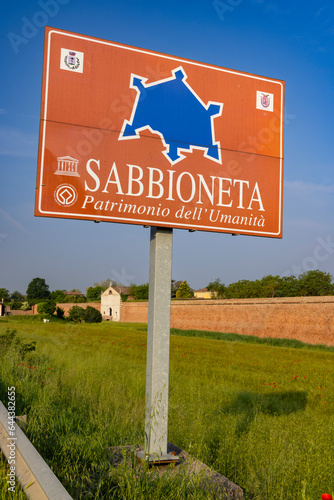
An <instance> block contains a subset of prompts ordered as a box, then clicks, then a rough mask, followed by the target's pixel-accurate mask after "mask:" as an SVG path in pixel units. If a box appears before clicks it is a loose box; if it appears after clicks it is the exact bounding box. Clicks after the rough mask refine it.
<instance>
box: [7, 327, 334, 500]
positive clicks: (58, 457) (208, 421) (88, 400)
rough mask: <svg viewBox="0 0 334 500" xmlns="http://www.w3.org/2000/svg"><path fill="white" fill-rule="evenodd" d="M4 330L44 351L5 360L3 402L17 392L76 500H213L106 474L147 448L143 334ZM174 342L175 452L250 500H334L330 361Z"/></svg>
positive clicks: (195, 340)
mask: <svg viewBox="0 0 334 500" xmlns="http://www.w3.org/2000/svg"><path fill="white" fill-rule="evenodd" d="M7 327H8V328H10V329H11V330H12V329H14V328H15V329H16V330H17V332H18V333H19V334H20V336H21V337H22V338H23V339H24V341H25V342H31V341H36V342H37V344H36V351H35V352H31V353H28V354H26V357H25V359H22V357H20V355H19V354H18V352H16V351H11V352H8V353H7V354H6V355H5V356H2V358H1V360H0V398H1V400H2V402H3V403H4V404H5V405H6V404H7V399H6V398H7V396H6V394H7V386H8V385H9V386H12V385H14V386H15V387H16V403H17V407H18V412H17V413H18V414H28V428H27V431H26V433H27V435H28V437H29V439H31V441H32V442H33V444H34V446H35V447H36V448H37V449H38V451H39V452H40V453H41V455H42V456H43V458H44V459H45V460H46V461H47V463H48V464H49V465H50V466H51V468H52V469H53V470H54V472H55V473H56V474H57V476H58V478H59V479H60V480H61V482H62V483H63V484H64V486H65V487H66V489H67V490H68V491H69V493H70V494H71V495H72V496H73V498H74V499H80V500H81V499H99V498H106V499H112V498H115V499H116V498H128V499H132V498H135V499H143V500H144V499H145V500H146V499H148V500H149V499H152V500H153V499H154V500H156V499H157V498H159V499H164V498H166V499H167V498H168V499H169V500H171V499H174V498H175V499H183V498H184V499H186V498H187V499H190V498H198V499H200V498H213V496H211V494H209V493H206V496H205V494H203V492H201V491H200V490H199V489H198V488H197V489H196V488H195V489H194V491H193V490H192V489H191V488H190V486H189V480H188V479H187V478H184V479H183V481H181V483H178V484H176V483H175V481H174V480H173V479H172V478H171V477H168V476H166V477H164V478H158V477H157V476H156V475H154V474H152V473H144V472H143V471H140V470H139V469H138V468H136V467H134V468H133V469H132V471H131V470H130V471H128V470H125V469H124V468H120V469H112V468H111V467H110V463H109V461H108V454H107V452H106V450H107V448H108V447H110V446H115V445H125V444H127V445H128V444H130V445H133V446H136V445H138V444H141V443H143V441H144V405H145V371H146V325H143V324H117V323H109V322H108V323H107V322H105V323H102V324H99V325H87V324H83V325H75V324H70V323H66V322H60V321H54V322H50V323H48V324H43V323H41V322H39V321H37V320H28V319H26V318H25V319H21V318H20V319H19V320H17V319H15V318H9V319H8V320H5V322H4V321H3V320H1V321H0V335H1V334H2V333H4V331H5V330H6V328H7ZM172 333H173V335H172V336H171V359H170V399H169V438H168V439H169V441H171V442H173V443H174V444H176V445H177V446H179V447H181V448H183V449H185V450H186V451H188V452H189V453H191V454H192V455H194V456H196V457H197V458H198V459H200V460H202V461H203V462H205V463H206V464H207V465H209V466H210V467H212V468H213V469H215V470H216V471H218V472H220V473H221V474H223V475H225V476H227V477H228V478H229V479H231V480H232V481H234V482H236V483H237V484H238V485H239V486H241V487H242V488H243V489H244V491H245V498H246V500H283V499H284V500H317V499H319V500H320V497H321V494H322V493H324V492H328V493H332V492H333V490H334V479H333V470H334V454H333V442H334V418H333V416H334V388H333V376H334V363H333V361H334V356H333V351H332V349H327V348H322V349H319V348H316V347H314V346H313V347H312V346H305V345H302V346H300V345H298V344H294V345H293V347H292V346H291V347H284V346H283V345H282V344H279V345H280V347H276V346H272V345H268V344H266V343H255V341H254V339H253V340H251V339H246V338H244V337H243V336H235V335H234V336H232V337H231V336H230V335H231V334H217V333H216V334H215V333H212V332H205V333H203V332H200V333H198V332H193V334H191V333H189V332H188V333H187V332H181V331H179V332H177V331H174V330H173V331H172ZM177 333H178V335H176V334H177ZM184 335H187V336H184ZM194 335H196V336H194ZM211 335H212V336H213V335H215V338H204V337H203V336H206V337H207V336H211ZM226 335H228V336H226ZM260 341H261V342H263V339H260ZM269 342H270V340H269ZM23 365H24V366H23ZM34 367H35V368H34ZM4 467H5V465H4V464H3V463H2V465H1V463H0V471H1V477H2V478H3V477H4V475H5V474H4ZM1 488H2V490H1V489H0V492H1V491H4V485H3V483H2V484H1ZM20 494H21V493H17V494H16V495H17V496H15V495H12V498H13V499H17V498H22V496H21V497H20V496H19V495H20ZM203 495H204V496H203Z"/></svg>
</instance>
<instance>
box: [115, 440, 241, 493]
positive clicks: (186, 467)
mask: <svg viewBox="0 0 334 500" xmlns="http://www.w3.org/2000/svg"><path fill="white" fill-rule="evenodd" d="M108 451H109V459H110V462H111V464H112V465H114V466H118V465H120V464H121V463H122V462H123V461H124V457H125V458H126V460H127V461H128V464H129V467H130V465H131V461H130V457H131V452H132V451H133V446H113V447H112V448H110V449H109V450H108ZM134 451H135V456H139V457H140V456H143V447H140V448H138V449H136V450H134ZM167 452H168V455H169V456H172V457H174V458H175V459H176V457H178V459H177V460H175V461H174V462H173V464H172V465H170V464H166V463H163V462H162V461H160V462H150V461H149V462H148V465H149V466H151V467H155V469H156V472H157V474H163V473H164V472H165V471H167V470H168V471H170V472H171V473H172V474H175V475H177V474H183V475H184V474H185V473H186V474H187V475H188V477H189V478H191V476H194V477H196V478H197V479H198V478H199V477H200V481H199V483H198V484H199V487H200V488H202V489H207V490H211V491H212V490H214V491H215V493H216V495H217V498H221V499H223V500H242V499H243V498H244V493H243V490H242V489H241V488H240V486H238V485H237V484H235V483H233V482H232V481H230V480H229V479H227V477H225V476H222V475H221V474H219V473H218V472H216V471H214V470H213V469H210V467H208V466H207V465H205V464H203V463H202V462H200V461H199V460H197V459H196V458H194V457H192V456H191V455H189V454H188V453H187V452H186V451H184V450H182V449H181V448H179V447H178V446H175V445H173V444H172V443H168V446H167ZM138 462H139V464H140V461H139V460H138Z"/></svg>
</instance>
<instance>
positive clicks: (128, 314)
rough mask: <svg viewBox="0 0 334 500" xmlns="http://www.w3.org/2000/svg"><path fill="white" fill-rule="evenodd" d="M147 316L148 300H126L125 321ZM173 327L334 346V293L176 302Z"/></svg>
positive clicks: (144, 319)
mask: <svg viewBox="0 0 334 500" xmlns="http://www.w3.org/2000/svg"><path fill="white" fill-rule="evenodd" d="M147 318H148V303H147V302H124V303H123V308H122V316H121V321H125V322H141V323H147ZM171 327H172V328H179V329H181V330H207V331H216V332H225V333H239V334H242V335H256V336H258V337H276V338H290V339H297V340H301V341H302V342H307V343H310V344H325V345H334V296H326V297H282V298H272V299H227V300H212V299H211V300H210V299H209V300H201V299H195V300H178V301H172V307H171Z"/></svg>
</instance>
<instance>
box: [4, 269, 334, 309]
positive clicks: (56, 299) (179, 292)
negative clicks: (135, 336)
mask: <svg viewBox="0 0 334 500" xmlns="http://www.w3.org/2000/svg"><path fill="white" fill-rule="evenodd" d="M110 285H111V286H114V287H119V286H121V287H122V286H123V285H121V284H119V283H116V282H115V281H112V280H105V281H101V282H100V283H94V285H93V286H90V287H88V288H87V289H86V294H85V295H84V294H82V293H81V292H80V290H78V289H73V290H71V291H70V292H66V291H65V290H54V291H52V292H51V291H50V290H49V285H47V284H46V282H45V279H43V278H34V279H33V280H32V281H31V282H30V283H29V285H28V287H27V292H26V295H23V294H21V293H20V292H17V291H15V292H13V293H12V294H10V292H9V291H8V290H7V288H0V301H1V300H3V301H4V303H5V304H8V305H10V307H11V309H22V310H28V309H30V308H31V306H32V305H33V304H38V303H40V302H48V301H49V302H51V303H54V304H60V303H69V302H70V303H78V304H79V303H85V302H100V300H101V293H102V292H104V290H106V289H107V288H108V287H109V286H110ZM206 288H207V290H208V291H210V292H211V297H212V298H222V299H247V298H271V297H307V296H321V295H334V283H333V276H332V275H331V274H330V273H328V272H324V271H319V270H312V271H308V272H305V273H302V274H300V275H299V276H297V277H296V276H283V277H281V276H278V275H276V276H273V275H268V276H264V277H263V278H262V279H259V280H254V281H251V280H240V281H237V282H235V283H231V284H230V285H225V284H224V283H223V282H222V281H221V279H220V278H217V279H215V280H214V281H211V282H210V283H209V284H208V285H207V287H206ZM148 292H149V284H148V283H144V284H141V285H136V284H134V283H132V284H131V285H130V287H129V289H128V292H127V293H126V294H121V296H122V300H127V299H128V298H131V299H134V300H148ZM193 296H194V290H193V289H192V288H191V287H190V286H189V285H188V283H187V281H185V280H184V281H176V280H172V281H171V298H172V299H187V298H192V297H193Z"/></svg>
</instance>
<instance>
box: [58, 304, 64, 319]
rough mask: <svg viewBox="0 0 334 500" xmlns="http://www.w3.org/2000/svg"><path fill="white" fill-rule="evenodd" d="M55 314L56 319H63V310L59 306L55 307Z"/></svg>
mask: <svg viewBox="0 0 334 500" xmlns="http://www.w3.org/2000/svg"><path fill="white" fill-rule="evenodd" d="M56 315H57V318H58V319H64V316H65V311H64V309H62V308H61V307H57V309H56Z"/></svg>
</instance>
